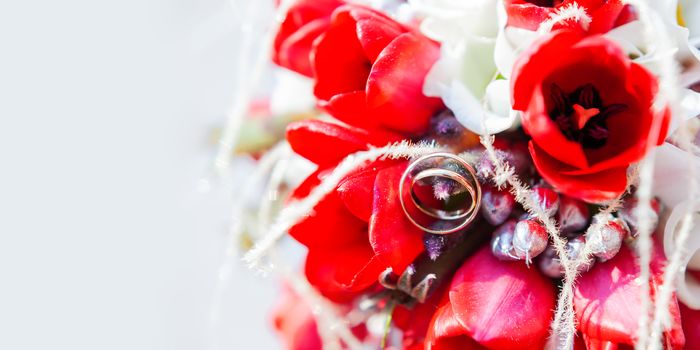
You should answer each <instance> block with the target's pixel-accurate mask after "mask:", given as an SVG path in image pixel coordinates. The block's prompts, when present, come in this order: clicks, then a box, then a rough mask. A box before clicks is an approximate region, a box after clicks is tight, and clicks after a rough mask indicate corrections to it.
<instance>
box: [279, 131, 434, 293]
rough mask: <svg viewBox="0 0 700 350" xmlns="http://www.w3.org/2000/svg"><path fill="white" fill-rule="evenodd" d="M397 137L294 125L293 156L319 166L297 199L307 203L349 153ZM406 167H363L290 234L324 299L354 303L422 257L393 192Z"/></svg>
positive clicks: (382, 164)
mask: <svg viewBox="0 0 700 350" xmlns="http://www.w3.org/2000/svg"><path fill="white" fill-rule="evenodd" d="M398 138H400V137H398V136H396V135H394V134H390V133H388V132H385V131H381V130H372V131H366V130H362V129H357V128H352V127H345V126H340V125H335V124H329V123H325V122H321V121H304V122H298V123H294V124H292V125H290V126H289V128H288V130H287V139H288V141H289V143H290V145H291V147H292V149H294V150H295V151H296V152H297V153H299V154H301V155H303V156H304V157H306V158H307V159H309V160H311V161H313V162H315V163H316V164H318V165H319V170H317V171H316V172H315V173H313V174H312V175H310V176H309V177H308V178H307V179H306V180H305V181H304V182H303V183H302V184H301V185H299V187H297V188H296V189H295V190H294V192H293V193H292V199H300V198H304V197H305V196H307V195H308V194H309V193H310V192H311V190H312V189H313V188H314V187H315V186H317V185H318V184H319V183H320V182H321V180H322V178H323V177H325V176H326V175H327V174H328V173H329V172H330V171H332V168H333V167H334V166H335V165H336V164H337V162H338V161H339V160H341V159H343V158H344V157H345V156H347V155H348V154H350V153H353V152H357V151H362V150H366V149H368V148H369V147H370V146H373V145H374V146H378V145H385V144H386V143H388V142H391V141H395V140H397V139H398ZM318 145H323V146H322V147H319V146H318ZM406 165H407V162H406V161H393V160H386V161H375V162H371V163H368V164H365V165H362V166H360V167H359V168H358V169H356V170H354V171H353V172H351V173H350V174H348V175H347V176H345V177H344V178H343V179H342V180H341V181H340V182H339V183H338V186H337V187H336V190H335V191H333V192H331V193H329V194H328V195H326V197H325V198H323V199H322V200H321V201H320V202H319V203H318V204H317V205H316V206H315V207H314V209H313V212H312V213H310V214H309V215H308V216H307V217H305V218H304V219H303V220H301V221H300V222H298V223H297V224H296V225H294V226H293V227H292V228H291V229H290V230H289V233H290V235H291V236H292V237H294V238H295V239H296V240H297V241H299V242H300V243H302V244H304V245H305V246H306V247H308V249H309V253H308V255H307V258H306V266H305V272H306V277H307V279H308V280H309V282H310V283H311V284H312V285H314V286H315V287H316V288H317V289H318V290H319V291H320V292H321V293H322V294H323V295H325V296H326V297H328V298H330V299H332V300H335V301H347V300H350V299H352V298H354V297H355V296H357V295H358V294H359V293H362V292H364V291H366V290H367V289H368V288H370V287H371V286H373V285H375V284H376V283H377V277H378V275H379V273H381V272H382V271H384V270H385V269H386V268H387V267H392V268H393V270H394V271H395V272H396V273H398V274H400V273H401V272H403V270H404V269H405V268H406V266H408V265H409V264H410V263H411V262H412V261H413V259H414V258H415V257H417V256H418V254H420V253H421V252H422V251H423V241H422V239H421V238H422V232H421V231H420V230H418V229H417V228H416V227H414V226H413V225H412V224H411V223H410V222H408V219H407V218H406V216H405V215H404V213H403V210H402V209H401V206H400V202H399V200H398V193H397V191H396V189H397V188H398V180H399V178H400V177H401V174H402V173H403V170H404V169H405V167H406Z"/></svg>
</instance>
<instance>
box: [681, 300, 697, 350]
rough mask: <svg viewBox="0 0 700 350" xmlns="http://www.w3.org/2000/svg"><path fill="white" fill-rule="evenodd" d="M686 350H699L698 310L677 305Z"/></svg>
mask: <svg viewBox="0 0 700 350" xmlns="http://www.w3.org/2000/svg"><path fill="white" fill-rule="evenodd" d="M679 306H680V311H681V321H682V324H683V334H684V335H685V347H686V349H700V310H693V309H691V308H689V307H687V306H685V305H684V304H679Z"/></svg>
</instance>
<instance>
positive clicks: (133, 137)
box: [0, 0, 279, 350]
mask: <svg viewBox="0 0 700 350" xmlns="http://www.w3.org/2000/svg"><path fill="white" fill-rule="evenodd" d="M240 2H241V3H242V2H245V1H240ZM238 3H239V1H227V0H121V1H95V0H65V1H50V0H33V1H12V0H0V121H1V122H0V349H13V350H23V349H73V350H81V349H105V350H106V349H132V350H138V349H276V348H279V345H278V343H277V340H276V339H275V337H274V335H273V334H272V333H271V331H270V330H269V327H268V322H269V317H268V315H269V308H270V306H271V305H272V304H273V303H274V299H275V295H276V293H277V290H278V288H277V285H276V283H275V281H274V280H273V279H272V278H263V277H260V276H256V275H254V274H253V273H251V272H249V271H247V270H246V269H245V268H243V267H242V266H240V265H238V264H230V261H229V264H228V265H223V269H222V264H224V262H225V261H226V257H225V256H224V255H225V249H226V245H227V244H228V238H227V232H228V229H229V224H230V211H231V209H230V208H231V203H230V191H229V189H228V188H223V189H222V188H221V187H222V186H223V185H220V184H218V183H217V180H216V178H215V176H214V174H213V170H212V163H213V158H214V156H215V153H216V145H215V144H214V142H213V141H212V133H213V130H215V129H216V128H218V127H221V126H222V125H223V124H224V123H225V120H226V118H227V117H226V116H227V113H228V112H229V110H230V107H231V102H232V97H233V94H234V92H235V88H236V86H235V85H236V84H235V81H236V69H235V64H236V60H237V59H238V52H239V49H240V47H239V46H240V45H239V44H240V33H241V28H240V27H239V26H238V25H237V23H238V22H237V21H240V18H241V15H242V13H243V12H242V11H240V8H238V7H237V6H238ZM231 183H234V184H235V183H236V181H232V182H231ZM224 187H225V186H224ZM229 260H230V259H229ZM223 275H228V276H229V278H226V279H224V280H222V279H221V278H220V277H222V276H223Z"/></svg>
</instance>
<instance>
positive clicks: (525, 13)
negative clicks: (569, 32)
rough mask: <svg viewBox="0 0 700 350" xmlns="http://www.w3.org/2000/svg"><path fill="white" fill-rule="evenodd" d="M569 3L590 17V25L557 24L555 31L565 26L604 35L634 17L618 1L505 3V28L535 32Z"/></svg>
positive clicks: (524, 0)
mask: <svg viewBox="0 0 700 350" xmlns="http://www.w3.org/2000/svg"><path fill="white" fill-rule="evenodd" d="M573 3H576V4H578V5H579V6H580V7H582V8H583V9H584V10H585V11H586V14H587V15H588V16H589V17H590V18H591V21H590V23H587V24H584V23H578V22H577V23H571V22H567V23H560V24H559V27H555V29H557V28H562V27H568V28H573V29H578V30H582V31H587V32H588V33H589V34H597V33H606V32H608V31H610V30H611V29H613V28H615V27H618V26H621V25H623V24H625V23H628V22H631V21H633V20H635V19H636V17H637V15H636V13H635V12H634V9H633V8H632V7H631V6H629V5H626V4H623V3H622V1H620V0H506V2H505V4H506V13H507V14H508V25H509V26H513V27H519V28H524V29H529V30H537V29H538V28H539V26H540V24H542V22H544V21H546V20H548V19H549V18H550V16H551V15H554V14H556V13H557V11H559V10H561V9H562V8H564V7H566V6H571V5H572V4H573Z"/></svg>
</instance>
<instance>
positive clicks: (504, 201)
mask: <svg viewBox="0 0 700 350" xmlns="http://www.w3.org/2000/svg"><path fill="white" fill-rule="evenodd" d="M514 207H515V197H513V195H512V194H511V193H510V192H509V191H507V190H498V189H497V188H496V187H492V186H488V187H485V188H484V189H483V192H482V195H481V214H482V215H484V218H485V219H486V221H488V222H489V223H490V224H491V225H494V226H498V225H500V224H502V223H503V222H504V221H506V220H507V219H508V217H509V216H510V214H511V213H512V212H513V208H514Z"/></svg>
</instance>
